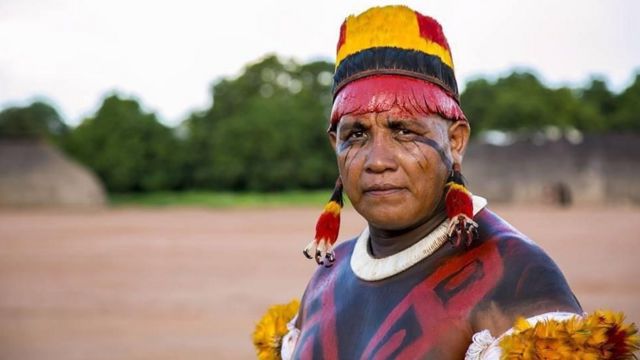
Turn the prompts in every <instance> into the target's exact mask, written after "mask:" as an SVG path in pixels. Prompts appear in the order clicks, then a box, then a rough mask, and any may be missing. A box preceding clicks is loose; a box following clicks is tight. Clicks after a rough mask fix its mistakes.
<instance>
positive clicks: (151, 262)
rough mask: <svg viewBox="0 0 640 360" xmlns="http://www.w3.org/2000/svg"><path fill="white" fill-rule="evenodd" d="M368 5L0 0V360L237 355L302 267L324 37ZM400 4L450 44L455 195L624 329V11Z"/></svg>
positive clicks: (633, 177)
mask: <svg viewBox="0 0 640 360" xmlns="http://www.w3.org/2000/svg"><path fill="white" fill-rule="evenodd" d="M388 3H390V2H387V1H382V2H373V1H350V2H339V1H325V2H322V3H305V2H300V1H298V2H294V1H277V2H276V1H260V2H258V1H256V2H252V1H234V2H225V3H217V2H204V1H195V0H193V1H183V2H180V4H177V3H159V2H152V1H136V2H126V1H123V0H115V1H110V2H106V3H98V2H90V1H79V0H75V1H74V0H57V1H56V0H26V1H20V2H17V1H3V0H0V44H2V46H1V48H2V50H1V51H0V359H42V358H47V359H88V358H90V359H151V358H153V359H176V358H180V359H205V358H217V359H240V358H247V359H248V358H252V357H253V348H252V345H251V341H250V337H251V332H252V331H253V326H254V324H255V322H256V321H257V320H258V318H259V317H260V315H261V314H262V312H263V311H264V310H265V309H266V308H267V307H268V306H269V305H270V304H273V303H283V302H288V301H289V300H290V299H291V298H294V297H298V298H299V297H300V296H301V294H302V292H303V291H304V287H305V285H306V281H307V280H308V278H309V277H310V276H311V274H312V272H313V271H314V268H315V265H314V264H312V263H311V262H307V261H305V259H304V258H303V257H302V255H301V254H300V252H301V251H300V250H301V249H302V247H304V245H306V243H307V242H308V241H309V240H310V238H311V237H312V236H313V229H314V225H315V218H316V216H317V215H318V214H319V212H320V210H321V207H322V205H323V204H324V202H325V201H326V200H327V199H328V197H329V195H330V188H331V186H332V185H333V183H334V181H335V178H336V175H337V171H336V166H335V158H334V154H333V152H332V150H331V148H330V147H329V143H328V141H327V137H326V133H325V131H326V128H327V121H328V115H329V111H330V107H331V95H330V89H331V82H332V73H333V68H334V64H333V56H334V53H333V51H334V50H335V44H336V42H337V37H338V29H339V27H340V24H341V23H342V20H343V19H344V17H345V16H347V15H348V14H355V13H359V12H361V11H364V10H365V9H366V8H368V7H370V6H374V5H383V4H388ZM405 3H406V4H407V5H409V6H411V7H413V8H414V9H416V10H418V11H420V12H422V13H424V14H427V15H430V16H433V17H434V18H436V19H437V20H439V21H440V22H441V23H442V25H443V27H444V30H445V33H446V34H447V37H448V39H449V43H450V44H451V48H452V51H453V58H454V61H455V65H456V74H457V78H458V83H459V86H460V88H461V93H462V96H461V103H462V107H463V110H464V111H465V113H466V115H467V117H468V118H469V119H470V123H471V127H472V142H471V144H470V148H469V150H468V152H467V156H466V158H465V162H464V167H463V173H464V174H465V176H466V177H467V179H468V180H469V186H470V188H471V190H472V191H473V192H474V193H476V194H479V195H482V196H485V197H487V198H488V200H489V204H490V207H491V208H492V209H494V210H495V211H496V212H498V213H499V214H500V215H502V216H503V217H505V218H506V219H507V220H508V221H510V222H511V223H513V224H514V225H515V226H516V227H518V228H519V229H520V230H521V231H523V232H524V233H525V234H527V235H529V236H530V237H531V238H533V239H534V240H535V241H536V242H537V243H538V244H540V246H542V247H543V248H544V249H545V250H546V251H547V252H548V253H549V254H550V255H551V256H552V257H553V258H554V259H555V260H556V262H557V263H558V264H559V266H560V267H561V268H562V270H563V271H564V273H565V275H566V277H567V278H568V280H569V283H570V284H571V286H572V288H573V290H574V292H575V293H576V295H577V296H578V298H579V299H580V300H581V301H582V305H583V307H584V308H585V310H587V311H591V310H594V309H597V308H612V309H615V310H623V311H625V312H626V313H627V315H628V317H629V318H630V319H631V320H632V321H636V322H639V321H640V305H638V302H637V300H636V299H637V298H638V296H639V295H640V283H639V281H638V274H639V271H638V270H640V265H639V264H640V262H639V261H638V260H637V259H636V257H637V254H639V253H640V235H639V233H638V230H637V229H635V225H636V224H637V223H638V222H640V207H639V206H638V205H639V204H640V181H639V180H640V176H639V175H640V157H639V155H638V154H639V153H640V145H639V144H640V43H639V42H638V41H637V39H636V37H637V34H638V31H639V30H640V27H639V26H638V25H637V22H636V19H635V18H634V15H636V14H638V13H640V3H638V2H637V1H633V0H628V1H623V0H614V1H608V2H603V1H598V0H588V1H577V0H575V1H574V0H572V1H564V2H561V3H558V2H554V1H550V0H543V1H520V2H509V1H506V0H492V1H485V2H474V1H471V0H468V1H456V2H455V3H454V2H445V1H430V2H422V1H408V2H405ZM363 226H364V221H363V220H362V219H361V218H360V217H359V216H358V215H357V213H355V212H354V211H353V210H352V209H350V207H349V206H347V209H346V211H345V215H344V216H343V229H342V231H341V239H343V240H344V239H348V238H351V237H353V236H355V235H357V234H358V233H359V231H360V230H361V229H362V227H363Z"/></svg>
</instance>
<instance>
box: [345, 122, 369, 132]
mask: <svg viewBox="0 0 640 360" xmlns="http://www.w3.org/2000/svg"><path fill="white" fill-rule="evenodd" d="M366 128H367V127H366V126H365V125H364V124H363V123H362V121H360V120H353V121H347V122H344V123H343V124H342V126H340V127H339V128H338V132H339V133H340V132H345V131H351V130H354V129H357V130H364V129H366Z"/></svg>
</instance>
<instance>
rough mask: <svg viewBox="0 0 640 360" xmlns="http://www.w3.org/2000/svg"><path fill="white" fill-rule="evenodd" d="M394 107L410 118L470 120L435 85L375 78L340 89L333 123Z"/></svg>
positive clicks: (409, 79)
mask: <svg viewBox="0 0 640 360" xmlns="http://www.w3.org/2000/svg"><path fill="white" fill-rule="evenodd" d="M394 107H397V108H399V109H400V110H401V111H405V112H407V114H408V115H410V116H416V115H422V116H428V115H433V114H437V115H440V116H441V117H443V118H445V119H449V120H454V121H455V120H464V121H466V120H467V118H466V117H465V115H464V113H463V112H462V109H460V106H459V105H458V103H457V102H456V101H455V100H454V99H453V98H452V97H450V96H449V95H447V93H446V92H445V91H444V90H443V89H442V88H441V87H439V86H438V85H436V84H433V83H430V82H428V81H425V80H420V79H416V78H412V77H408V76H402V75H374V76H368V77H365V78H362V79H358V80H354V81H353V82H350V83H349V84H348V85H347V86H345V87H344V88H343V89H342V90H340V92H339V93H338V95H337V96H336V98H335V100H334V102H333V109H332V110H331V124H332V125H335V124H336V123H337V122H338V121H339V120H340V118H342V117H343V116H345V115H362V114H366V113H371V112H376V113H377V112H383V111H388V110H391V109H392V108H394Z"/></svg>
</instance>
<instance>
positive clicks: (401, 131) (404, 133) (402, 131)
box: [398, 129, 415, 135]
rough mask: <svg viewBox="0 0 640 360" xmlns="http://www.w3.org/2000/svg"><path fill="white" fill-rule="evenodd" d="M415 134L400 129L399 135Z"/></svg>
mask: <svg viewBox="0 0 640 360" xmlns="http://www.w3.org/2000/svg"><path fill="white" fill-rule="evenodd" d="M413 134H415V133H414V132H413V131H411V130H409V129H398V135H413Z"/></svg>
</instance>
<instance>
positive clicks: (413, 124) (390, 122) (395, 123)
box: [387, 118, 429, 131]
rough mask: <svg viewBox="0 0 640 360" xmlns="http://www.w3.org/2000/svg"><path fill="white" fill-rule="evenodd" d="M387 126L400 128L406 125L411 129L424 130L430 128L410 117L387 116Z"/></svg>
mask: <svg viewBox="0 0 640 360" xmlns="http://www.w3.org/2000/svg"><path fill="white" fill-rule="evenodd" d="M387 126H388V127H389V128H390V129H398V128H402V127H406V128H411V129H419V130H423V131H428V130H429V129H428V128H427V127H425V126H424V125H423V124H422V123H420V122H419V121H416V120H410V119H398V118H393V119H392V118H387Z"/></svg>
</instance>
